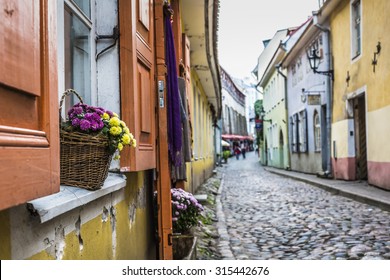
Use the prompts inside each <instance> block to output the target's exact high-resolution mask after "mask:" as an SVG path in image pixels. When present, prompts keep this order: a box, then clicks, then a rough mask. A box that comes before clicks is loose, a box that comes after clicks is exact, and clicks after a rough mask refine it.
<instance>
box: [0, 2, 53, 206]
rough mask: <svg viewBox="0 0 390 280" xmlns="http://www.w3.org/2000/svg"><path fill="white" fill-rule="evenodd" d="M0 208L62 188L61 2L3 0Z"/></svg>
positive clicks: (0, 27)
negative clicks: (58, 47)
mask: <svg viewBox="0 0 390 280" xmlns="http://www.w3.org/2000/svg"><path fill="white" fill-rule="evenodd" d="M0 15H1V16H0V18H1V20H0V34H1V35H0V177H1V180H0V193H1V199H0V210H1V209H5V208H8V207H12V206H15V205H18V204H21V203H24V202H26V201H28V200H31V199H34V198H38V197H42V196H45V195H48V194H52V193H54V192H58V191H59V137H58V104H57V102H58V89H57V54H56V44H57V38H56V30H57V28H56V21H57V20H56V18H57V15H56V1H51V0H41V1H35V0H34V1H33V0H30V1H22V0H13V1H11V0H9V1H6V0H1V1H0Z"/></svg>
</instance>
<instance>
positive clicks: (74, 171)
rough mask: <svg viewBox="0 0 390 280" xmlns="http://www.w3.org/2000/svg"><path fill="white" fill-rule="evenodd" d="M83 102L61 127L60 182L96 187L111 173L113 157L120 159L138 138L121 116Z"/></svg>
mask: <svg viewBox="0 0 390 280" xmlns="http://www.w3.org/2000/svg"><path fill="white" fill-rule="evenodd" d="M69 94H75V95H76V96H77V97H78V98H79V100H80V102H79V103H77V104H75V105H74V106H73V107H71V108H70V109H69V110H68V113H67V119H66V120H65V121H62V123H61V128H60V144H61V149H60V179H61V184H65V185H70V186H76V187H81V188H86V189H89V190H95V189H99V188H101V187H102V185H103V183H104V180H105V179H106V178H107V175H108V168H109V166H110V162H111V159H112V157H113V155H114V154H115V153H116V156H115V157H114V159H119V153H120V151H122V149H123V148H124V147H125V146H131V147H136V145H137V141H136V140H135V139H134V136H133V134H131V133H130V130H129V128H128V127H127V125H126V123H125V122H124V121H122V120H120V119H119V116H118V115H117V114H116V113H114V112H111V111H109V110H105V109H103V108H101V107H94V106H89V105H87V104H84V103H83V101H82V99H81V97H80V96H79V95H78V94H77V92H75V91H74V90H71V89H70V90H67V91H66V92H65V93H64V94H63V96H62V98H61V102H60V111H61V108H62V104H63V101H64V98H65V96H68V95H69Z"/></svg>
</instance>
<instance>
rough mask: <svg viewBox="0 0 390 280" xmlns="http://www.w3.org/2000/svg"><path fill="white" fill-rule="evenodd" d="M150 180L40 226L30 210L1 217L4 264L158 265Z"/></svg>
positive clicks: (140, 178)
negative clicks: (85, 262) (95, 262)
mask: <svg viewBox="0 0 390 280" xmlns="http://www.w3.org/2000/svg"><path fill="white" fill-rule="evenodd" d="M151 185H152V184H151V182H150V176H149V175H147V174H146V173H142V172H140V173H138V174H137V173H134V174H130V175H129V177H128V182H127V186H126V187H125V188H124V189H121V190H119V191H116V192H114V193H111V194H109V195H106V196H104V197H102V198H100V199H98V200H95V201H93V202H91V203H88V204H86V205H84V206H83V207H79V208H76V209H73V210H72V211H70V212H67V213H65V214H62V215H60V216H58V217H56V218H54V219H53V220H50V221H47V222H45V223H40V221H39V219H38V217H34V216H32V215H31V213H30V212H29V211H28V210H27V208H26V206H25V205H20V206H17V207H14V208H11V209H9V210H6V211H2V212H0V222H1V224H2V226H1V231H0V234H1V241H0V248H2V249H1V250H0V258H1V259H155V258H156V247H155V246H156V243H155V227H154V220H153V205H152V199H153V198H152V196H153V191H152V189H151V188H152V187H151Z"/></svg>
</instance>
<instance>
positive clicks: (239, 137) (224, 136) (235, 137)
mask: <svg viewBox="0 0 390 280" xmlns="http://www.w3.org/2000/svg"><path fill="white" fill-rule="evenodd" d="M222 139H225V140H239V141H243V140H249V141H253V140H254V139H253V137H252V136H242V135H235V134H222Z"/></svg>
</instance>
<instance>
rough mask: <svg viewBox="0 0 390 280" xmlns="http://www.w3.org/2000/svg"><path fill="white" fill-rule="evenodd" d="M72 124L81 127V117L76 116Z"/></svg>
mask: <svg viewBox="0 0 390 280" xmlns="http://www.w3.org/2000/svg"><path fill="white" fill-rule="evenodd" d="M72 126H74V127H79V126H80V119H79V118H74V119H73V120H72Z"/></svg>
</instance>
